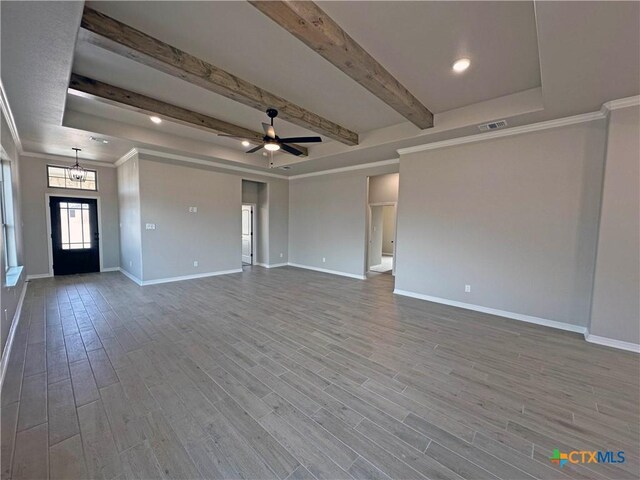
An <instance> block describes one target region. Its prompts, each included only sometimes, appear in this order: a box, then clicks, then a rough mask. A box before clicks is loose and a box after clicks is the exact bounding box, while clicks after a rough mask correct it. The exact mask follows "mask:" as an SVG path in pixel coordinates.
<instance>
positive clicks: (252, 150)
mask: <svg viewBox="0 0 640 480" xmlns="http://www.w3.org/2000/svg"><path fill="white" fill-rule="evenodd" d="M262 147H264V145H258V146H257V147H253V148H252V149H251V150H247V151H246V152H245V153H255V152H257V151H258V150H260V149H261V148H262Z"/></svg>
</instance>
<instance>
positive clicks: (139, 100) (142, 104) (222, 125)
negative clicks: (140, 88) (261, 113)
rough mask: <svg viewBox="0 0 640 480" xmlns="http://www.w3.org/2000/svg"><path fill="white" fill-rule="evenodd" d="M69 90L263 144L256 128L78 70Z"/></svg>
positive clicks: (260, 134) (98, 99)
mask: <svg viewBox="0 0 640 480" xmlns="http://www.w3.org/2000/svg"><path fill="white" fill-rule="evenodd" d="M69 89H70V90H71V91H72V93H74V94H80V95H81V96H83V97H88V98H91V99H94V100H97V101H99V102H102V103H107V104H109V105H116V106H118V107H122V108H126V109H127V110H131V111H134V112H139V113H144V114H145V115H157V116H158V117H160V118H164V119H166V120H170V121H172V122H175V123H179V124H181V125H186V126H188V127H195V128H198V129H200V130H204V131H207V132H213V133H224V134H226V135H235V136H237V137H241V138H245V139H247V141H249V142H251V143H253V144H256V145H260V144H261V143H263V137H264V133H260V132H254V131H253V130H249V129H248V128H244V127H240V126H238V125H234V124H232V123H229V122H225V121H224V120H219V119H217V118H214V117H210V116H208V115H203V114H201V113H197V112H194V111H191V110H188V109H186V108H182V107H178V106H176V105H171V104H169V103H165V102H163V101H161V100H156V99H155V98H151V97H147V96H145V95H141V94H139V93H135V92H131V91H129V90H125V89H123V88H119V87H115V86H113V85H109V84H108V83H103V82H99V81H97V80H93V79H91V78H87V77H83V76H82V75H77V74H75V73H72V74H71V80H70V82H69ZM293 146H294V147H295V148H297V149H298V150H300V151H302V152H303V154H304V155H305V156H307V155H308V151H307V149H306V148H305V147H301V146H299V145H293Z"/></svg>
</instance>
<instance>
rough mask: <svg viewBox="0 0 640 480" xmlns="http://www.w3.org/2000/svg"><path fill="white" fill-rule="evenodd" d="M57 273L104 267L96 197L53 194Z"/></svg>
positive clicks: (54, 265) (51, 209) (53, 254)
mask: <svg viewBox="0 0 640 480" xmlns="http://www.w3.org/2000/svg"><path fill="white" fill-rule="evenodd" d="M49 214H50V216H49V218H50V222H51V223H50V228H51V260H52V269H53V274H54V275H73V274H78V273H90V272H99V271H100V232H99V230H98V200H97V199H96V198H85V197H81V198H76V197H53V196H52V197H49Z"/></svg>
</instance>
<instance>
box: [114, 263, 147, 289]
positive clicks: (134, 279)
mask: <svg viewBox="0 0 640 480" xmlns="http://www.w3.org/2000/svg"><path fill="white" fill-rule="evenodd" d="M118 271H119V272H120V273H121V274H123V275H124V276H125V277H127V278H128V279H129V280H131V281H132V282H133V283H137V284H138V285H140V286H142V280H140V279H139V278H138V277H136V276H135V275H133V274H131V273H129V272H127V271H126V270H125V269H124V268H122V267H120V268H119V269H118Z"/></svg>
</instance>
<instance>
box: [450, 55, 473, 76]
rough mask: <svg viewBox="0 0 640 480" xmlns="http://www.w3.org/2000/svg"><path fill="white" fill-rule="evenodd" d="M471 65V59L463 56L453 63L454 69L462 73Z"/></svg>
mask: <svg viewBox="0 0 640 480" xmlns="http://www.w3.org/2000/svg"><path fill="white" fill-rule="evenodd" d="M469 65H471V60H469V59H468V58H461V59H460V60H456V61H455V63H454V64H453V71H454V72H456V73H462V72H464V71H465V70H466V69H467V68H469Z"/></svg>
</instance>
